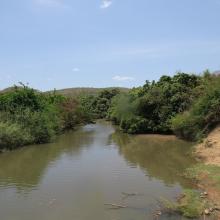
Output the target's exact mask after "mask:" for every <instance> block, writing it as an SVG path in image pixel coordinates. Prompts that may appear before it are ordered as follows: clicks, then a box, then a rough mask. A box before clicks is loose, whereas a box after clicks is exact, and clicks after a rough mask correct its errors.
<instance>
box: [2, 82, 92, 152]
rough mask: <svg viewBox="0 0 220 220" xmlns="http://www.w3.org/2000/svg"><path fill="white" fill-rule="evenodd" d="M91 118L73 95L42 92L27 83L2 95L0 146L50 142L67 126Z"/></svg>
mask: <svg viewBox="0 0 220 220" xmlns="http://www.w3.org/2000/svg"><path fill="white" fill-rule="evenodd" d="M87 120H89V116H88V115H87V113H86V112H85V111H83V109H82V108H81V106H80V104H79V103H78V102H77V101H76V100H75V99H72V98H66V97H63V96H61V95H57V94H56V93H55V92H54V93H50V94H44V93H40V92H38V91H35V90H33V89H31V88H29V87H27V86H25V85H22V87H14V88H13V89H12V90H11V91H9V92H7V93H3V94H1V95H0V149H2V148H9V149H12V148H15V147H19V146H23V145H26V144H30V143H37V144H39V143H47V142H50V141H51V140H53V138H54V137H55V135H56V134H58V133H60V132H61V131H63V130H64V129H72V128H74V127H75V126H76V125H77V124H79V123H84V122H86V121H87Z"/></svg>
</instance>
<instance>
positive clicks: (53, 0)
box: [35, 0, 68, 8]
mask: <svg viewBox="0 0 220 220" xmlns="http://www.w3.org/2000/svg"><path fill="white" fill-rule="evenodd" d="M35 3H36V4H38V5H40V6H45V7H53V8H67V7H68V6H67V5H65V3H64V1H63V0H35Z"/></svg>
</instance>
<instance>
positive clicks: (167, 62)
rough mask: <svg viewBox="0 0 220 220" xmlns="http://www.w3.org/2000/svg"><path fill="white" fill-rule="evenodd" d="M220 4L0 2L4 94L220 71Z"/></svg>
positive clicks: (199, 0)
mask: <svg viewBox="0 0 220 220" xmlns="http://www.w3.org/2000/svg"><path fill="white" fill-rule="evenodd" d="M219 11H220V0H179V1H177V0H112V1H111V0H19V1H18V0H0V89H3V88H5V87H7V86H10V85H13V84H15V83H17V82H19V81H22V82H24V83H29V84H30V86H33V87H34V88H37V89H41V90H49V89H53V88H58V89H59V88H66V87H82V86H89V87H107V86H126V87H132V86H137V85H141V84H143V83H144V81H145V80H147V79H148V80H153V79H158V78H159V77H160V76H161V75H163V74H169V75H172V74H174V73H175V72H176V71H179V70H181V71H187V72H196V73H201V72H202V71H203V70H204V69H207V68H209V69H210V70H211V71H215V70H219V69H220V59H219V58H220V13H219Z"/></svg>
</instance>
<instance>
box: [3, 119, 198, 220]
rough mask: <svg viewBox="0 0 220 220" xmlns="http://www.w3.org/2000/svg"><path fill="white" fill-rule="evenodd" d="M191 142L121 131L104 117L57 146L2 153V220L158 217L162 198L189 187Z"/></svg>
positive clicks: (134, 219)
mask: <svg viewBox="0 0 220 220" xmlns="http://www.w3.org/2000/svg"><path fill="white" fill-rule="evenodd" d="M191 146H192V144H190V143H188V142H184V141H182V140H178V139H176V138H175V137H173V136H170V137H168V136H159V135H139V136H131V135H127V134H123V133H122V132H120V131H119V130H118V129H117V127H114V126H113V125H111V124H110V123H108V122H101V121H100V122H98V123H97V124H94V125H86V126H83V127H80V128H79V129H77V130H76V131H71V132H67V133H65V134H64V135H62V136H60V137H58V138H57V140H56V141H55V142H54V143H50V144H44V145H35V146H28V147H24V148H21V149H18V150H15V151H13V152H7V153H3V154H1V155H0V219H2V220H146V219H153V216H152V213H153V212H154V211H155V210H157V209H158V204H159V203H158V200H160V198H167V199H171V200H172V199H175V198H176V197H177V196H178V194H179V193H181V192H182V190H183V189H184V188H191V187H192V185H191V183H190V182H189V181H187V180H186V179H185V178H184V177H182V175H181V174H182V173H183V172H184V170H185V169H186V168H187V167H190V166H192V165H193V164H194V163H195V161H194V159H193V158H192V157H191V156H190V151H191ZM130 194H131V195H130ZM108 203H110V204H111V203H114V204H120V205H123V206H126V208H122V209H112V208H113V207H111V206H110V205H106V204H108ZM160 219H164V220H165V219H166V220H168V219H169V220H172V219H175V220H176V219H184V218H183V217H181V216H173V215H172V216H169V215H167V214H164V215H162V216H161V217H160Z"/></svg>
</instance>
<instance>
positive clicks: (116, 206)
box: [105, 203, 127, 209]
mask: <svg viewBox="0 0 220 220" xmlns="http://www.w3.org/2000/svg"><path fill="white" fill-rule="evenodd" d="M105 205H108V206H112V207H113V208H115V209H124V208H127V206H124V205H118V204H114V203H106V204H105Z"/></svg>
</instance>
